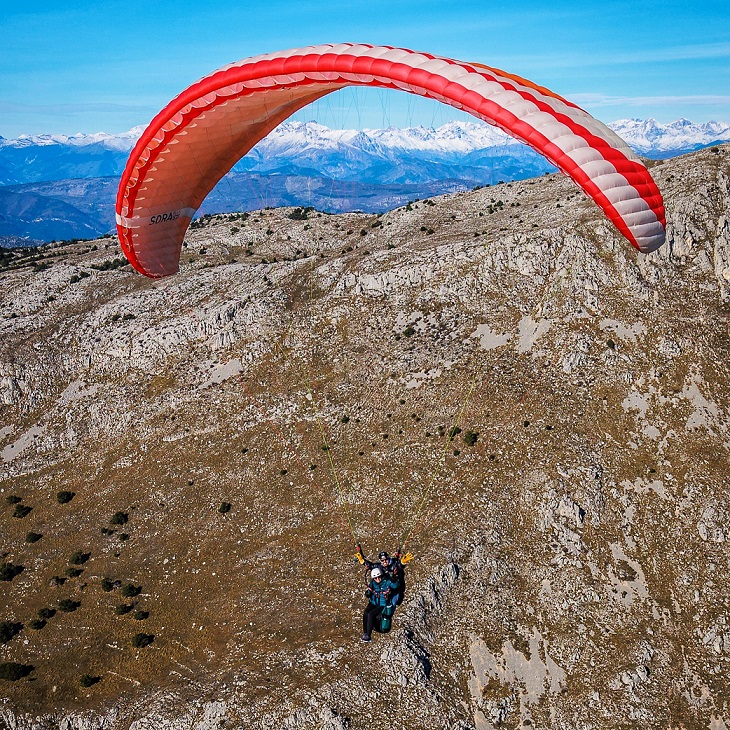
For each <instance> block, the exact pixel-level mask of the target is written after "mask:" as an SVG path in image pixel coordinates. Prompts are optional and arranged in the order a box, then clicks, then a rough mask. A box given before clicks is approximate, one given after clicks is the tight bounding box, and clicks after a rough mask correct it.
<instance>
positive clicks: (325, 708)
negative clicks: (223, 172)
mask: <svg viewBox="0 0 730 730" xmlns="http://www.w3.org/2000/svg"><path fill="white" fill-rule="evenodd" d="M652 173H653V174H654V176H655V178H656V180H657V182H658V184H659V186H660V189H661V190H662V192H663V194H664V196H665V202H666V204H667V220H668V228H667V230H668V238H667V245H666V246H665V247H664V248H663V249H661V250H660V251H659V252H657V253H655V254H651V255H649V256H642V255H637V254H636V253H635V252H633V251H632V250H630V249H629V248H628V247H627V245H626V244H625V241H623V240H622V239H621V238H620V236H619V235H618V234H617V233H616V231H615V230H614V229H613V228H612V227H611V226H610V225H609V224H608V223H607V222H605V220H604V219H603V218H602V217H601V215H600V213H599V212H598V211H597V210H596V209H595V207H594V206H593V204H592V203H590V202H589V201H587V200H586V199H585V197H584V196H583V195H582V194H581V193H580V191H578V190H577V189H575V188H574V187H573V186H572V184H571V183H570V182H569V181H568V180H567V179H564V178H562V177H560V176H557V175H548V176H545V177H542V178H539V179H533V180H526V181H521V182H519V183H510V184H504V185H496V186H491V187H485V188H482V189H480V190H476V191H472V192H468V193H457V194H455V195H450V196H443V197H439V198H434V199H431V200H428V201H418V202H416V203H411V204H409V205H408V206H406V207H402V208H399V209H397V210H394V211H392V212H389V213H385V214H383V215H379V216H378V215H361V214H352V213H350V214H342V215H337V216H334V215H333V216H330V215H323V214H318V213H317V212H316V211H306V210H302V209H299V210H297V211H293V210H292V209H278V210H262V211H260V212H254V213H251V214H249V215H231V216H215V217H207V218H204V219H202V220H201V221H200V222H198V223H196V224H195V225H194V226H193V227H192V228H191V230H190V231H189V233H188V236H187V238H186V242H185V248H184V249H183V257H182V263H183V267H182V271H181V273H180V274H179V275H178V276H176V277H172V278H170V279H165V280H161V281H154V282H153V281H150V280H147V279H144V278H143V277H141V276H139V275H137V274H136V273H134V272H132V271H131V270H130V268H129V267H128V266H120V265H119V264H120V263H121V262H119V261H118V256H119V251H118V249H117V247H116V245H115V243H114V241H113V240H110V239H101V240H99V241H96V242H87V243H76V244H71V245H67V246H50V247H43V248H42V249H40V250H39V251H38V252H37V255H35V256H34V257H33V258H32V260H28V259H25V258H21V257H20V256H18V257H17V258H14V257H11V259H9V260H7V261H5V260H4V264H3V271H2V272H0V281H2V286H1V289H0V291H1V294H0V296H1V297H2V298H1V300H0V306H1V307H2V309H0V313H1V314H2V318H1V319H0V331H1V332H2V339H1V340H0V342H1V343H2V344H1V345H0V347H1V349H0V403H1V404H2V406H1V410H0V439H1V440H0V456H1V461H0V469H1V470H0V489H1V490H2V491H1V492H0V498H2V503H1V505H0V509H1V510H2V513H1V514H0V519H2V525H3V541H2V545H1V546H0V549H2V551H3V558H2V560H3V562H4V563H5V564H6V565H9V566H15V567H16V568H17V567H19V566H22V568H23V570H22V572H19V573H17V574H15V575H14V576H13V577H12V579H10V580H4V581H2V582H0V591H1V592H2V595H3V605H4V606H5V608H4V612H3V615H2V616H0V621H4V622H7V624H8V627H10V626H11V625H17V624H22V628H21V629H20V630H18V631H17V632H16V633H15V634H14V635H12V636H10V638H8V640H7V641H4V643H3V644H2V645H0V663H11V662H12V663H15V664H16V665H19V666H25V667H28V668H31V667H32V669H30V670H29V671H28V672H27V674H26V676H25V677H22V678H19V679H18V680H17V681H8V680H0V687H1V688H2V694H3V696H4V703H3V705H2V709H1V710H0V718H2V719H0V724H4V725H5V726H7V727H9V728H23V729H25V728H37V729H39V730H40V728H51V727H59V726H63V727H67V728H79V730H81V729H82V728H83V730H92V729H95V728H101V727H102V726H104V727H112V728H117V727H124V728H134V730H142V729H143V728H146V727H150V726H152V725H157V726H163V727H169V728H196V729H197V730H208V729H209V728H210V729H212V728H219V727H223V726H230V727H241V728H244V727H245V728H269V727H286V728H302V729H303V728H326V729H328V730H335V729H337V730H340V729H341V728H352V729H354V728H364V727H368V728H373V729H374V730H379V728H415V727H418V728H449V729H450V730H468V729H470V728H476V730H485V729H487V728H492V727H529V726H535V727H551V728H604V727H627V726H631V727H637V726H642V727H654V726H657V727H682V726H684V727H688V728H690V727H692V728H694V727H705V728H712V729H713V730H720V729H721V728H724V727H727V725H728V724H730V706H729V705H728V697H730V687H729V686H728V680H727V677H728V676H729V673H728V669H729V668H730V666H729V665H730V625H729V623H728V621H729V618H730V614H729V611H730V591H728V589H727V577H728V574H729V573H730V562H729V559H728V552H727V544H726V543H727V540H728V536H729V534H730V533H729V531H730V523H729V522H728V519H729V516H730V505H729V504H728V497H727V489H726V486H725V485H726V474H727V461H728V449H729V448H730V440H729V438H728V428H729V426H730V423H729V421H728V413H729V410H728V409H730V390H729V387H728V385H729V383H730V379H729V377H728V375H729V373H728V366H727V363H728V355H730V352H729V350H730V341H729V339H728V314H729V312H728V305H729V303H730V289H729V288H728V287H729V286H730V223H729V221H730V149H728V147H727V146H723V147H719V148H715V149H713V150H705V151H701V152H697V153H693V154H692V155H688V156H686V157H681V158H677V159H674V160H671V161H665V162H663V163H660V164H656V165H655V166H654V167H653V168H652ZM115 262H117V263H115ZM457 428H458V429H461V430H460V431H457ZM469 434H471V437H469ZM330 456H331V457H332V460H331V462H330ZM332 464H334V472H332V470H331V465H332ZM64 492H65V493H68V494H72V495H73V496H72V497H71V498H70V499H69V500H68V501H65V502H64V501H63V500H62V499H61V498H60V496H59V495H60V494H61V493H64ZM8 497H15V498H16V500H12V499H11V500H10V501H8V499H7V498H8ZM226 505H227V506H228V507H227V509H226ZM419 505H423V509H422V511H419ZM19 506H20V507H25V508H26V509H27V508H30V510H29V511H27V512H26V511H25V510H23V509H21V510H19V511H18V509H17V508H18V507H19ZM343 506H344V509H345V510H346V512H347V517H345V514H344V512H343V509H342V507H343ZM22 512H25V514H24V515H23V516H22V517H21V516H18V515H19V514H20V513H22ZM118 515H122V516H118ZM348 518H349V521H348ZM351 528H352V529H351ZM352 531H354V532H355V533H356V536H357V537H358V538H359V539H362V540H363V543H364V546H365V548H366V549H370V551H371V552H372V551H375V550H376V549H378V548H379V547H381V546H382V547H392V546H393V545H394V544H395V543H396V542H397V541H398V540H399V539H400V540H403V539H404V538H405V537H408V544H407V547H408V549H411V550H412V551H413V552H414V553H415V554H416V558H415V559H414V561H413V562H412V563H411V565H410V568H409V576H408V582H409V590H408V596H407V600H406V602H405V603H404V605H403V606H402V607H401V608H400V609H399V611H398V613H397V614H396V617H395V620H394V627H393V631H392V633H391V634H389V635H387V636H377V635H376V637H375V640H374V641H373V643H372V644H371V645H361V644H359V643H358V642H357V637H358V635H359V626H358V623H359V620H360V618H359V616H360V612H361V610H362V606H363V604H364V599H363V596H362V586H361V574H360V571H359V568H357V566H356V565H355V564H354V563H353V562H352V557H351V555H352V553H351V544H352V542H353V538H354V537H355V535H353V534H352ZM30 532H33V533H34V534H38V535H41V537H40V538H38V539H37V540H34V541H30V540H29V535H30ZM79 561H80V562H79ZM76 571H79V572H78V573H77V574H74V573H75V572H76ZM10 572H14V571H12V570H11V571H10ZM128 586H131V589H130V588H128ZM107 589H108V590H107ZM138 589H139V590H138ZM135 591H136V592H135ZM64 600H66V601H70V602H71V604H73V603H78V604H79V605H78V606H76V607H75V608H74V609H73V610H70V611H64V610H62V609H60V608H59V607H60V606H61V605H62V602H63V601H64ZM63 605H66V606H67V607H68V606H69V605H70V604H63ZM120 606H129V607H130V608H129V609H128V610H125V611H124V612H123V613H119V612H118V611H117V609H118V608H119V607H120ZM49 607H52V608H54V609H55V610H56V613H55V615H53V616H52V617H49V618H47V619H44V622H45V623H44V625H43V626H42V627H40V628H33V627H32V626H31V622H32V620H37V618H36V617H38V616H39V613H38V612H39V611H42V610H43V609H44V608H49ZM141 614H147V615H146V616H145V617H144V618H142V617H141V616H140V615H141ZM12 633H13V630H11V628H7V632H6V634H4V638H5V637H7V636H9V635H10V634H12ZM140 633H142V634H144V635H147V636H151V637H152V640H151V642H150V643H149V644H147V645H146V646H145V645H139V644H140V642H139V641H137V643H136V644H135V642H134V637H135V636H137V635H139V634H140ZM84 678H86V680H84ZM91 680H93V681H91ZM89 681H91V683H90V684H89Z"/></svg>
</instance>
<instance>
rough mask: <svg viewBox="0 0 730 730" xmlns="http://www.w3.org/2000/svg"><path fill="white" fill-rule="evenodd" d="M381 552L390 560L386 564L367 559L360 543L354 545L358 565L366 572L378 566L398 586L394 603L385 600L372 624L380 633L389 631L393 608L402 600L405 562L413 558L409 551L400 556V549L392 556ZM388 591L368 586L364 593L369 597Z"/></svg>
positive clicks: (404, 584)
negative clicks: (362, 566)
mask: <svg viewBox="0 0 730 730" xmlns="http://www.w3.org/2000/svg"><path fill="white" fill-rule="evenodd" d="M383 554H384V555H386V557H388V559H389V561H390V562H389V564H388V565H386V566H384V565H382V564H381V563H380V562H379V561H373V560H368V559H367V558H366V557H365V555H364V554H363V552H362V547H361V546H360V544H359V543H357V544H356V545H355V559H356V560H357V561H358V562H359V563H360V565H364V566H365V567H366V569H367V571H368V572H369V571H370V570H372V569H373V568H380V569H381V570H382V571H383V573H384V575H385V576H387V577H388V578H389V579H390V580H392V581H393V582H394V583H397V586H398V587H397V588H396V591H395V592H396V593H397V595H398V598H397V601H396V602H395V603H394V602H392V601H389V600H386V601H385V605H384V606H383V609H382V611H381V612H380V614H379V615H378V617H377V619H376V620H375V625H374V626H373V628H374V629H375V631H378V632H379V633H381V634H387V633H388V632H389V631H390V629H391V625H392V623H393V614H394V613H395V609H396V607H397V606H400V604H401V602H402V601H403V593H404V591H405V587H406V581H405V574H404V570H403V569H404V566H405V565H406V564H407V563H409V562H410V561H411V560H413V555H411V553H406V554H405V555H403V556H401V553H400V549H399V550H396V552H395V554H394V556H393V557H392V558H391V557H390V556H389V555H387V553H381V555H383ZM389 592H391V589H390V588H387V589H385V590H383V591H378V590H373V589H371V588H368V590H367V591H366V595H367V596H368V598H370V596H371V595H372V594H380V593H384V594H386V596H387V594H388V593H389Z"/></svg>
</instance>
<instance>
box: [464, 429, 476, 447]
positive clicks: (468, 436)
mask: <svg viewBox="0 0 730 730" xmlns="http://www.w3.org/2000/svg"><path fill="white" fill-rule="evenodd" d="M478 438H479V434H478V433H477V432H476V431H467V432H466V433H465V434H464V443H465V444H466V445H467V446H474V444H475V443H476V442H477V439H478Z"/></svg>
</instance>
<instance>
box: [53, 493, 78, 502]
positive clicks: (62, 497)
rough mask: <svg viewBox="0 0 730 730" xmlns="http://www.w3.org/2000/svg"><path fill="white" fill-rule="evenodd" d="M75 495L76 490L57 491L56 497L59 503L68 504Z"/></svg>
mask: <svg viewBox="0 0 730 730" xmlns="http://www.w3.org/2000/svg"><path fill="white" fill-rule="evenodd" d="M75 496H76V492H59V493H58V494H57V495H56V499H57V500H58V503H59V504H68V503H69V502H70V501H71V500H72V499H73V498H74V497H75Z"/></svg>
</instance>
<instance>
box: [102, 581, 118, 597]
mask: <svg viewBox="0 0 730 730" xmlns="http://www.w3.org/2000/svg"><path fill="white" fill-rule="evenodd" d="M115 588H116V585H115V584H114V581H113V580H112V579H111V578H102V579H101V589H102V590H103V591H106V592H107V593H109V592H110V591H113V590H114V589H115Z"/></svg>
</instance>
